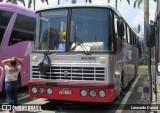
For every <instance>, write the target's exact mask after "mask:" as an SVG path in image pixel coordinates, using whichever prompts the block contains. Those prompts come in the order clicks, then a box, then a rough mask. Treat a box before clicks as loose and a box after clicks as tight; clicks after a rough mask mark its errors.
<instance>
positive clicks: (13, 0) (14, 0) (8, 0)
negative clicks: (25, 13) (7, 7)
mask: <svg viewBox="0 0 160 113" xmlns="http://www.w3.org/2000/svg"><path fill="white" fill-rule="evenodd" d="M2 1H3V0H0V2H2ZM18 1H20V2H21V3H22V4H23V5H24V6H25V5H26V4H25V2H24V0H18ZM6 2H11V3H13V4H17V0H7V1H6Z"/></svg>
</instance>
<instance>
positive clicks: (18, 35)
mask: <svg viewBox="0 0 160 113" xmlns="http://www.w3.org/2000/svg"><path fill="white" fill-rule="evenodd" d="M35 24H36V20H35V18H32V17H28V16H24V15H20V14H18V15H17V18H16V21H15V24H14V27H13V30H12V34H11V38H10V40H9V43H8V45H9V46H10V45H14V44H16V43H18V42H21V41H33V40H34V32H35Z"/></svg>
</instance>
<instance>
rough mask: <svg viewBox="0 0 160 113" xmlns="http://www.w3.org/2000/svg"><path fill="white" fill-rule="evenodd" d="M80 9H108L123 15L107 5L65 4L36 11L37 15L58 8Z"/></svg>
mask: <svg viewBox="0 0 160 113" xmlns="http://www.w3.org/2000/svg"><path fill="white" fill-rule="evenodd" d="M75 7H76V8H78V7H96V8H97V7H99V8H108V9H111V10H113V11H114V12H116V13H117V14H118V15H119V16H120V17H122V16H121V14H120V13H119V12H118V10H117V9H115V8H114V7H112V6H110V5H107V4H63V5H54V6H49V7H46V8H42V9H38V10H36V13H37V12H39V11H45V10H50V9H58V8H75Z"/></svg>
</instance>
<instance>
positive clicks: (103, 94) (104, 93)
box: [99, 90, 106, 98]
mask: <svg viewBox="0 0 160 113" xmlns="http://www.w3.org/2000/svg"><path fill="white" fill-rule="evenodd" d="M105 96H106V92H105V91H103V90H101V91H99V97H102V98H103V97H105Z"/></svg>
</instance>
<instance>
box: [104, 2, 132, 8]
mask: <svg viewBox="0 0 160 113" xmlns="http://www.w3.org/2000/svg"><path fill="white" fill-rule="evenodd" d="M107 2H108V3H110V0H107ZM120 2H121V0H120ZM127 2H128V4H129V5H130V0H127ZM117 5H118V0H116V1H115V7H116V9H117Z"/></svg>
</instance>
